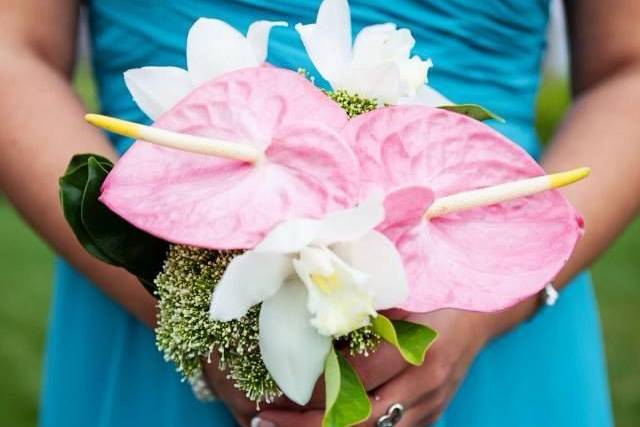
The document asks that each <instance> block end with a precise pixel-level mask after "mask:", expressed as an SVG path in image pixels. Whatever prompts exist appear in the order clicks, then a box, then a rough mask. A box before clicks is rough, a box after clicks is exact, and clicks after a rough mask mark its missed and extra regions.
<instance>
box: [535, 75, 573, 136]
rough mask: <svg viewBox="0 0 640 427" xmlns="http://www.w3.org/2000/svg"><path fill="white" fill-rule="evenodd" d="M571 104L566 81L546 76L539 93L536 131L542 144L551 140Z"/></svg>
mask: <svg viewBox="0 0 640 427" xmlns="http://www.w3.org/2000/svg"><path fill="white" fill-rule="evenodd" d="M570 102H571V99H570V94H569V83H568V81H567V80H566V79H563V78H558V77H554V76H546V78H544V79H543V80H542V84H541V85H540V90H539V92H538V100H537V106H536V130H537V132H538V138H539V139H540V141H542V143H543V144H544V143H546V142H547V141H549V140H550V139H551V136H552V135H553V132H555V130H556V128H557V127H558V124H559V123H560V120H562V118H563V116H564V112H565V111H566V110H567V108H568V107H569V103H570Z"/></svg>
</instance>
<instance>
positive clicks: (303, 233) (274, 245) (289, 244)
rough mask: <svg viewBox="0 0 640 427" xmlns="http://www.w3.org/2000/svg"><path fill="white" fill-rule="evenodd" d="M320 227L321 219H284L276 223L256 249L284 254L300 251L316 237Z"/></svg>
mask: <svg viewBox="0 0 640 427" xmlns="http://www.w3.org/2000/svg"><path fill="white" fill-rule="evenodd" d="M319 229H320V221H317V220H313V219H306V218H296V219H291V220H288V221H284V222H281V223H280V224H278V225H276V226H275V228H273V229H272V230H271V231H270V232H269V234H267V235H266V237H265V238H264V239H263V240H262V241H261V242H260V243H258V244H257V245H256V247H255V249H254V250H255V251H256V252H277V253H282V254H289V253H294V252H299V251H300V250H301V249H302V248H304V247H305V246H307V245H309V243H311V242H312V241H313V240H314V239H315V238H316V235H317V234H318V230H319Z"/></svg>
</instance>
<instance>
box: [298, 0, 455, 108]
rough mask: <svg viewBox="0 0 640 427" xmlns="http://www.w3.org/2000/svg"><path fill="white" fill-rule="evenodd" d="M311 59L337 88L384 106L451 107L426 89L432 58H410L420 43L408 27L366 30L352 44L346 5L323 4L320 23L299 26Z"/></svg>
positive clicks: (343, 1) (339, 1)
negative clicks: (416, 43)
mask: <svg viewBox="0 0 640 427" xmlns="http://www.w3.org/2000/svg"><path fill="white" fill-rule="evenodd" d="M296 30H297V31H298V33H299V34H300V38H301V39H302V43H303V44H304V46H305V49H306V50H307V53H308V54H309V58H310V59H311V61H312V62H313V64H314V65H315V67H316V68H317V69H318V72H319V73H320V74H321V75H322V77H324V78H325V80H327V81H328V82H329V83H330V84H331V87H332V88H333V89H344V90H346V91H348V92H351V93H356V94H358V95H360V96H363V97H366V98H374V99H377V100H378V101H379V102H381V103H385V104H421V105H427V106H430V107H435V106H439V105H446V104H451V101H449V100H448V99H447V98H445V97H444V96H443V95H441V94H440V93H439V92H437V91H436V90H434V89H433V88H431V87H429V86H427V84H426V82H427V72H428V71H429V68H431V66H432V65H433V63H432V62H431V59H427V60H426V61H425V60H422V59H421V58H420V57H419V56H415V55H414V56H411V49H413V46H414V45H415V39H414V38H413V36H412V35H411V31H409V30H408V29H406V28H401V29H398V28H397V27H396V25H395V24H392V23H386V24H378V25H371V26H368V27H364V28H363V29H362V30H361V31H360V32H359V33H358V35H357V36H356V39H355V41H354V42H353V46H352V45H351V14H350V10H349V3H348V2H347V0H324V1H323V2H322V4H321V5H320V9H319V10H318V16H317V18H316V23H315V24H308V25H302V24H297V25H296Z"/></svg>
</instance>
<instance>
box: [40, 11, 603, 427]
mask: <svg viewBox="0 0 640 427" xmlns="http://www.w3.org/2000/svg"><path fill="white" fill-rule="evenodd" d="M318 4H319V1H309V0H305V1H301V0H280V1H266V0H265V1H258V0H238V1H216V0H94V1H89V16H90V25H91V35H92V47H93V52H94V61H93V63H94V67H95V72H96V77H97V82H98V88H99V95H100V101H101V105H102V110H103V112H104V113H105V114H109V115H112V116H116V117H121V118H125V119H130V120H136V121H147V119H146V118H145V116H144V115H143V114H142V113H141V112H140V111H139V110H138V109H137V107H136V106H135V104H134V103H133V102H132V100H131V97H130V95H129V94H128V92H127V90H126V88H125V86H124V83H123V80H122V73H123V71H125V70H126V69H128V68H133V67H141V66H146V65H174V66H181V67H184V66H185V56H184V55H185V37H186V34H187V31H188V29H189V27H190V26H191V24H192V23H193V22H194V20H195V19H196V18H197V17H199V16H206V17H217V18H220V19H223V20H225V21H227V22H229V23H230V24H231V25H233V26H235V27H236V28H238V29H240V30H241V31H246V29H247V27H248V25H249V24H250V23H251V22H252V21H254V20H257V19H271V20H281V19H285V20H287V21H289V22H290V23H291V24H295V23H296V22H304V23H310V22H312V21H313V20H314V17H315V12H316V10H317V7H318ZM351 6H352V15H353V23H354V32H355V31H357V30H359V29H360V28H361V27H363V26H364V25H369V24H374V23H380V22H385V21H394V22H396V23H397V24H398V25H399V26H401V27H407V28H410V29H411V30H412V32H413V34H414V36H415V38H416V40H417V46H416V49H415V53H417V54H419V55H421V56H422V57H432V58H433V60H434V63H435V67H434V69H433V70H432V72H431V74H430V81H431V83H432V85H433V86H434V87H435V88H437V89H438V90H440V91H442V92H443V93H444V94H446V95H447V96H448V97H449V98H451V99H452V100H454V101H456V102H460V103H462V102H480V103H482V104H483V105H485V106H486V107H488V108H490V109H491V110H493V111H495V112H496V113H498V114H500V115H501V116H503V117H505V118H506V119H507V123H506V124H503V125H501V124H496V125H495V128H496V129H498V130H499V131H500V132H502V133H504V134H505V135H507V136H508V137H510V138H511V139H513V140H514V141H516V142H517V143H519V144H521V145H522V146H523V147H524V148H526V149H527V150H528V151H529V152H530V153H532V154H533V155H534V156H537V155H538V154H539V145H538V144H537V142H536V137H535V134H534V129H533V119H534V116H533V107H534V99H535V95H536V91H537V88H538V81H539V68H540V60H541V55H542V52H543V49H544V45H545V41H544V34H545V26H546V23H547V11H548V0H485V1H482V2H481V1H477V0H447V1H441V0H431V1H416V0H413V1H411V0H401V1H368V2H367V1H352V2H351ZM272 35H273V36H272V38H271V42H270V51H269V61H270V62H272V63H274V64H276V65H279V66H284V67H289V68H294V69H295V68H297V67H304V68H306V69H307V70H309V71H312V72H313V71H314V69H313V66H312V65H311V64H310V63H309V61H308V59H307V58H306V56H305V53H304V51H303V49H302V46H301V43H300V41H299V39H298V37H297V35H296V33H295V31H294V30H293V28H287V29H282V28H277V29H275V30H274V31H273V33H272ZM110 137H111V138H112V141H113V143H114V144H115V146H116V147H117V148H118V150H119V151H121V152H122V151H124V150H125V149H126V148H127V147H128V145H129V144H130V141H129V140H126V139H124V138H118V137H113V136H110ZM603 360H604V358H603V351H602V344H601V338H600V326H599V320H598V315H597V308H596V304H595V301H594V296H593V292H592V288H591V284H590V280H589V277H588V276H587V275H586V274H582V275H580V276H579V277H578V278H577V279H576V280H575V281H574V282H573V283H572V284H571V285H570V286H568V287H567V288H566V290H565V291H564V292H563V294H562V297H561V298H560V300H559V302H558V304H557V305H556V306H555V307H553V308H550V309H543V310H542V311H541V312H539V313H538V314H537V315H536V316H535V317H534V318H533V319H532V320H531V321H529V322H527V323H525V324H522V325H520V326H519V327H517V328H516V329H515V330H514V331H513V332H511V333H509V334H507V335H505V336H503V337H501V338H499V339H497V340H495V341H494V342H492V343H491V344H489V345H488V346H487V347H486V348H485V349H484V350H483V351H482V352H481V354H480V355H479V356H478V357H477V359H476V360H475V362H474V363H473V365H472V366H471V368H470V370H469V373H468V376H467V378H466V380H465V381H464V383H463V384H462V386H461V388H460V389H459V391H458V393H457V394H456V396H455V398H454V400H453V402H452V403H451V405H450V407H449V408H448V410H447V411H446V413H445V414H444V416H443V418H442V419H441V421H440V422H439V423H438V426H439V427H476V426H478V427H479V426H483V427H484V426H492V427H512V426H520V427H528V426H531V427H534V426H535V427H538V426H543V425H544V426H582V427H585V426H594V427H602V426H605V427H606V426H609V425H611V424H612V421H611V414H610V405H609V398H608V388H607V380H606V373H605V367H604V362H603ZM416 381H419V379H416ZM40 425H41V426H43V427H51V426H65V427H74V426H83V427H84V426H99V427H100V426H104V427H106V426H119V427H120V426H124V427H126V426H154V427H177V426H181V427H182V426H220V427H222V426H232V425H234V422H233V420H232V418H231V417H230V415H229V413H228V412H227V410H226V409H225V408H224V406H223V405H222V404H221V403H215V404H203V403H199V402H197V401H196V400H195V399H194V397H193V396H192V394H191V391H190V389H189V387H188V386H187V385H185V384H184V383H181V382H180V380H179V377H178V375H177V374H176V373H175V371H174V367H173V366H172V365H171V364H169V363H166V362H164V361H163V360H162V356H161V355H160V354H159V353H158V351H157V350H156V348H155V345H154V338H153V334H152V332H151V331H150V330H148V329H146V328H145V327H144V326H142V325H141V324H139V323H138V322H136V321H135V320H134V319H133V318H132V317H131V316H129V315H128V314H127V313H125V312H124V311H123V310H122V309H121V308H120V307H119V306H118V305H117V304H115V303H113V302H111V301H110V300H109V299H108V298H106V297H105V296H104V295H103V294H102V293H101V292H100V291H99V290H97V289H96V288H95V287H94V286H93V285H92V284H91V283H89V282H88V281H87V280H86V279H84V278H83V277H82V276H81V275H80V274H78V273H77V272H75V271H74V270H73V269H72V268H70V267H69V266H68V265H67V264H65V263H64V262H62V261H59V262H58V263H57V266H56V275H55V292H54V299H53V306H52V313H51V321H50V329H49V338H48V347H47V356H46V363H45V375H44V387H43V394H42V409H41V420H40Z"/></svg>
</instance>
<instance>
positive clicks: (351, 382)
mask: <svg viewBox="0 0 640 427" xmlns="http://www.w3.org/2000/svg"><path fill="white" fill-rule="evenodd" d="M324 382H325V397H326V399H325V400H326V408H325V411H324V418H323V419H322V427H349V426H352V425H355V424H359V423H361V422H363V421H365V420H366V419H367V418H369V416H370V415H371V402H370V401H369V397H368V396H367V392H366V391H365V389H364V387H363V386H362V383H361V382H360V379H359V378H358V375H357V374H356V372H355V371H354V370H353V368H352V367H351V365H349V362H347V360H346V359H345V358H344V357H343V356H342V355H341V354H339V353H336V351H335V350H334V349H333V348H332V349H331V352H329V355H328V356H327V360H326V362H325V367H324Z"/></svg>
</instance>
